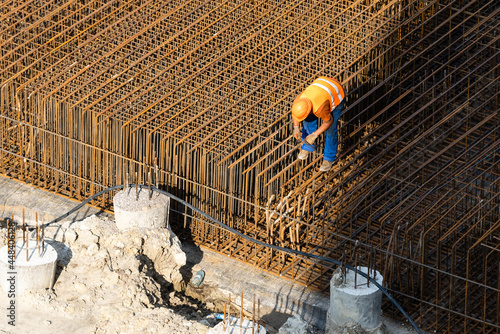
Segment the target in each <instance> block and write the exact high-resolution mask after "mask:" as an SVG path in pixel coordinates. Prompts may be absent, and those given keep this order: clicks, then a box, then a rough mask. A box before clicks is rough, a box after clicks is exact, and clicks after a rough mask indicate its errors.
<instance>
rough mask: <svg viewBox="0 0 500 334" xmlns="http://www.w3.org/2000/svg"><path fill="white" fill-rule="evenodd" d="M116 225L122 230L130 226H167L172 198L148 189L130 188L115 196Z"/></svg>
mask: <svg viewBox="0 0 500 334" xmlns="http://www.w3.org/2000/svg"><path fill="white" fill-rule="evenodd" d="M113 207H114V211H115V220H116V226H117V227H118V228H119V229H120V230H127V229H130V228H137V227H142V228H166V227H168V212H169V208H170V198H169V197H168V196H165V195H162V194H158V193H155V192H153V193H152V195H151V198H150V194H149V192H148V190H147V189H139V190H138V192H136V189H135V188H129V189H127V190H122V191H120V192H118V193H117V194H116V195H115V196H114V197H113Z"/></svg>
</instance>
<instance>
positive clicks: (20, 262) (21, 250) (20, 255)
mask: <svg viewBox="0 0 500 334" xmlns="http://www.w3.org/2000/svg"><path fill="white" fill-rule="evenodd" d="M44 246H45V250H42V248H41V247H42V245H41V244H40V255H38V246H37V245H36V240H32V239H30V240H29V242H28V260H29V261H26V244H25V243H24V242H23V241H17V243H16V267H29V266H39V265H44V264H47V263H54V262H55V261H56V260H57V252H56V250H55V249H54V248H53V247H52V246H51V245H49V244H47V243H45V245H44ZM0 261H1V262H3V263H7V262H8V261H9V259H8V254H7V246H4V247H2V249H0Z"/></svg>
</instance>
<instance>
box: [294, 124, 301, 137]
mask: <svg viewBox="0 0 500 334" xmlns="http://www.w3.org/2000/svg"><path fill="white" fill-rule="evenodd" d="M293 136H294V137H295V139H297V140H300V138H301V137H302V133H301V132H300V129H299V127H298V126H294V127H293Z"/></svg>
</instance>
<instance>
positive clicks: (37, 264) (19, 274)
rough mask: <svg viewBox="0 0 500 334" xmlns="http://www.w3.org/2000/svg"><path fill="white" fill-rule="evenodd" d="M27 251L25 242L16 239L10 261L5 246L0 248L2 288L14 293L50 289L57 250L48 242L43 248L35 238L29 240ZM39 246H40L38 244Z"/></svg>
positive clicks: (0, 280)
mask: <svg viewBox="0 0 500 334" xmlns="http://www.w3.org/2000/svg"><path fill="white" fill-rule="evenodd" d="M28 245H29V247H28V251H27V252H26V244H25V243H24V242H23V241H18V242H17V244H16V259H15V261H14V263H12V262H10V260H11V259H9V255H8V248H7V246H4V247H2V249H0V272H1V273H2V274H1V275H0V276H2V278H1V279H0V285H1V286H2V289H3V290H4V291H5V292H7V293H9V291H15V294H23V293H25V292H30V291H36V290H40V289H51V288H52V286H53V285H54V278H55V274H56V264H57V263H56V262H57V252H56V250H55V249H54V248H53V247H52V246H51V245H48V244H45V245H44V248H45V249H41V248H40V252H39V249H38V248H39V247H38V246H37V243H36V240H29V243H28ZM40 247H41V246H40Z"/></svg>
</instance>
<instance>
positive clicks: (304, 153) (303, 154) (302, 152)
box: [297, 149, 309, 160]
mask: <svg viewBox="0 0 500 334" xmlns="http://www.w3.org/2000/svg"><path fill="white" fill-rule="evenodd" d="M308 156H309V151H306V150H303V149H300V153H299V156H298V157H297V158H298V159H299V160H306V159H307V157H308Z"/></svg>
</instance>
